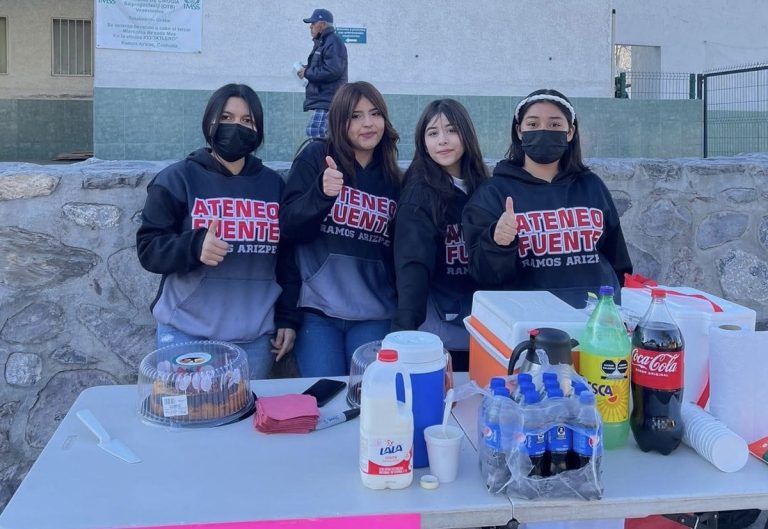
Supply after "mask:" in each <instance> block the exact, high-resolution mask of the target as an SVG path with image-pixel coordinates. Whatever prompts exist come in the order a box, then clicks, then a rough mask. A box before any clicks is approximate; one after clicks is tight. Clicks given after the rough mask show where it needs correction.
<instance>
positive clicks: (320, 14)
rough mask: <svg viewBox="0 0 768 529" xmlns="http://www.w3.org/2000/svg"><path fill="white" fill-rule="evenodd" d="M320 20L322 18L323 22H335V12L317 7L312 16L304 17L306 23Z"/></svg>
mask: <svg viewBox="0 0 768 529" xmlns="http://www.w3.org/2000/svg"><path fill="white" fill-rule="evenodd" d="M320 20H322V21H323V22H328V23H331V24H333V14H332V13H331V12H330V11H328V10H327V9H315V10H314V11H312V16H311V17H309V18H305V19H304V23H305V24H313V23H315V22H318V21H320Z"/></svg>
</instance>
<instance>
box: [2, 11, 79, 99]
mask: <svg viewBox="0 0 768 529" xmlns="http://www.w3.org/2000/svg"><path fill="white" fill-rule="evenodd" d="M0 17H6V18H7V29H8V73H7V74H3V75H0V99H26V98H31V99H50V98H56V99H73V98H87V99H90V97H91V96H92V95H93V77H91V76H87V77H66V76H53V75H51V40H52V29H51V26H52V19H54V18H69V19H91V20H92V19H93V0H5V1H2V2H0Z"/></svg>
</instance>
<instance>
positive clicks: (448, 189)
mask: <svg viewBox="0 0 768 529" xmlns="http://www.w3.org/2000/svg"><path fill="white" fill-rule="evenodd" d="M441 114H442V115H443V116H445V119H446V121H447V122H448V123H450V124H451V125H452V126H453V128H454V129H456V132H457V133H458V134H459V138H460V139H461V144H462V145H463V146H464V155H463V156H462V157H461V177H462V178H463V180H464V182H466V184H467V194H468V195H470V196H471V195H472V193H474V191H475V189H477V187H478V186H479V185H480V184H481V183H482V182H483V181H484V180H485V179H486V178H488V168H487V167H486V165H485V162H483V155H482V154H481V152H480V145H479V143H478V141H477V133H476V132H475V126H474V125H473V124H472V119H471V118H470V117H469V113H468V112H467V109H466V108H464V106H463V105H462V104H461V103H459V102H458V101H456V100H455V99H437V100H435V101H432V102H431V103H429V104H428V105H427V107H426V108H425V109H424V111H423V112H422V113H421V117H420V118H419V121H418V123H417V124H416V132H415V139H416V152H415V153H414V155H413V161H412V162H411V165H410V166H409V167H408V170H407V171H406V172H405V185H406V189H409V188H412V186H424V187H426V188H427V189H428V190H430V191H431V193H429V200H430V203H431V210H432V220H433V221H434V223H435V225H436V226H438V227H440V228H441V229H442V228H445V222H446V218H445V217H446V212H447V211H448V206H449V204H450V203H451V200H452V198H453V193H454V191H453V187H454V185H453V179H452V178H451V175H449V174H448V173H447V172H446V170H445V169H443V168H442V167H441V166H440V165H438V164H437V163H436V162H435V161H434V160H433V159H432V157H431V156H430V155H429V152H428V151H427V144H426V140H425V136H426V132H427V127H428V126H429V124H430V123H431V122H432V121H433V120H434V119H435V118H436V117H439V116H440V115H441Z"/></svg>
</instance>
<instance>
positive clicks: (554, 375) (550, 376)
mask: <svg viewBox="0 0 768 529" xmlns="http://www.w3.org/2000/svg"><path fill="white" fill-rule="evenodd" d="M541 378H542V379H544V381H545V382H546V381H547V380H557V373H552V372H551V371H547V372H546V373H544V374H543V375H541Z"/></svg>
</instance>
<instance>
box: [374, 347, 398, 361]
mask: <svg viewBox="0 0 768 529" xmlns="http://www.w3.org/2000/svg"><path fill="white" fill-rule="evenodd" d="M376 358H378V359H379V362H397V351H395V350H394V349H382V350H381V351H379V354H378V356H377V357H376Z"/></svg>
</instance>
